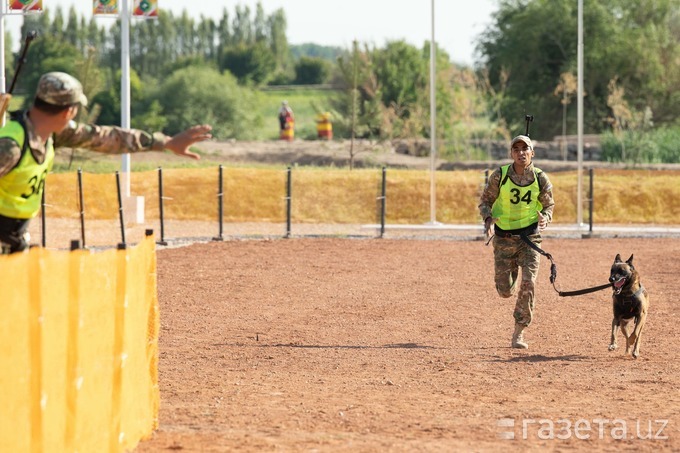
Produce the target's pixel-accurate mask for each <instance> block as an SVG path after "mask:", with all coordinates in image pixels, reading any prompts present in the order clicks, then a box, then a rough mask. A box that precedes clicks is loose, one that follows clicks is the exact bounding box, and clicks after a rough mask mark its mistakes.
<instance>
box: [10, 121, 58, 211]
mask: <svg viewBox="0 0 680 453" xmlns="http://www.w3.org/2000/svg"><path fill="white" fill-rule="evenodd" d="M0 138H10V139H12V140H14V141H15V142H16V143H17V145H19V148H21V157H20V158H19V163H18V164H17V165H16V166H15V167H14V168H13V169H12V170H11V171H10V172H9V173H7V174H6V175H5V176H3V177H1V178H0V215H3V216H5V217H10V218H12V219H30V218H32V217H35V216H36V214H38V212H39V211H40V200H41V197H42V192H43V188H44V187H45V177H46V176H47V173H48V172H49V171H50V170H51V169H52V163H53V162H54V146H53V144H52V138H50V139H49V140H48V141H47V144H46V148H45V151H46V156H45V161H44V162H43V163H42V164H39V163H38V162H36V161H35V158H34V157H33V153H32V152H31V150H30V149H29V147H28V146H24V143H25V141H26V131H25V130H24V126H23V125H22V124H21V123H20V122H18V121H9V122H8V123H7V124H6V125H5V127H3V128H2V129H0Z"/></svg>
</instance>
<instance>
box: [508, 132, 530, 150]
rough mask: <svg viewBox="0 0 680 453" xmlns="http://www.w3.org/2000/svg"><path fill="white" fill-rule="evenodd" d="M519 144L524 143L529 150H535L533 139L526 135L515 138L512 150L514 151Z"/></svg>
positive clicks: (512, 142) (511, 145) (511, 143)
mask: <svg viewBox="0 0 680 453" xmlns="http://www.w3.org/2000/svg"><path fill="white" fill-rule="evenodd" d="M517 142H524V143H526V145H527V146H528V147H529V149H534V145H533V144H532V143H531V139H530V138H529V137H527V136H526V135H518V136H517V137H515V138H513V139H512V141H511V142H510V149H512V147H513V146H514V145H515V143H517Z"/></svg>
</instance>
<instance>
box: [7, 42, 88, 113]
mask: <svg viewBox="0 0 680 453" xmlns="http://www.w3.org/2000/svg"><path fill="white" fill-rule="evenodd" d="M83 60H84V57H83V55H82V54H81V53H80V52H79V51H78V49H76V48H75V47H73V46H72V45H70V44H68V43H65V42H63V41H61V40H56V39H45V38H44V37H38V38H36V39H35V40H34V41H33V43H32V44H31V47H30V48H29V49H28V54H27V56H26V62H25V63H24V66H23V69H22V70H21V76H20V78H19V80H18V81H17V84H16V87H15V91H16V92H19V91H21V92H24V93H26V94H27V98H26V101H27V102H32V100H33V99H32V95H33V93H34V92H35V88H36V86H37V85H38V79H39V78H40V76H41V75H43V74H44V73H46V72H50V71H62V72H67V73H69V74H73V73H74V72H75V70H76V68H77V67H78V65H79V64H82V62H83ZM10 80H11V79H10Z"/></svg>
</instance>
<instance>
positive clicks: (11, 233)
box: [0, 72, 170, 252]
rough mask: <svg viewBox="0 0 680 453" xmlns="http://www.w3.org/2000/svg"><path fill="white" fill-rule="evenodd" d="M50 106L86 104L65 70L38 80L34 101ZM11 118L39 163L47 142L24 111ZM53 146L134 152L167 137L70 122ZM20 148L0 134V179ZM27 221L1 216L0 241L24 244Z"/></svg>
mask: <svg viewBox="0 0 680 453" xmlns="http://www.w3.org/2000/svg"><path fill="white" fill-rule="evenodd" d="M38 101H39V102H42V103H46V104H49V105H50V106H53V107H57V108H59V107H66V108H68V107H70V106H74V105H87V98H86V97H85V95H84V94H83V91H82V86H81V84H80V82H78V80H76V79H75V78H73V77H71V76H69V75H68V74H65V73H60V72H52V73H47V74H45V75H43V76H42V77H41V78H40V81H39V82H38V88H37V90H36V102H38ZM12 119H13V120H18V121H20V122H22V123H23V124H24V125H25V132H26V135H25V140H26V145H27V150H26V152H30V153H31V154H32V155H33V158H34V159H35V162H37V163H38V164H42V163H43V162H45V159H46V156H47V146H46V144H47V142H46V141H45V140H43V139H42V138H41V137H40V136H38V134H37V133H36V129H35V125H34V123H33V122H32V121H31V117H30V115H29V113H28V112H27V111H24V112H13V113H12ZM52 140H53V145H54V148H60V147H67V148H85V149H89V150H92V151H98V152H103V153H109V154H125V153H136V152H140V151H162V150H163V149H165V145H166V143H167V142H168V141H169V140H170V137H168V136H166V135H164V134H162V133H159V132H157V133H154V134H150V133H148V132H144V131H141V130H135V129H123V128H120V127H116V126H96V125H90V124H79V123H75V122H73V121H71V122H70V123H69V124H68V125H67V127H66V128H65V129H64V130H62V131H60V132H58V133H55V134H53V136H52ZM21 154H22V150H21V148H20V147H19V145H18V144H17V142H16V141H15V140H13V139H12V138H8V137H0V178H2V177H4V176H5V175H7V174H8V173H10V172H11V171H12V170H13V169H14V168H15V167H16V166H17V164H18V163H19V161H20V159H21ZM27 228H28V220H26V219H14V218H10V217H4V216H0V241H1V242H4V243H5V244H6V245H8V246H9V247H8V248H9V250H10V251H11V252H15V251H21V250H23V249H25V248H26V247H27V243H26V238H25V233H26V230H27Z"/></svg>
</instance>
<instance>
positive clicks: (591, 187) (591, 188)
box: [588, 168, 594, 233]
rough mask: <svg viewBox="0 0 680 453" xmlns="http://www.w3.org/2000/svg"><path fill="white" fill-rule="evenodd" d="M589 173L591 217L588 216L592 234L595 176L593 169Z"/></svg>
mask: <svg viewBox="0 0 680 453" xmlns="http://www.w3.org/2000/svg"><path fill="white" fill-rule="evenodd" d="M588 173H589V175H590V198H589V199H588V211H589V216H588V223H589V226H588V231H589V232H590V233H592V232H593V175H594V171H593V169H592V168H591V169H590V170H589V171H588Z"/></svg>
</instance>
